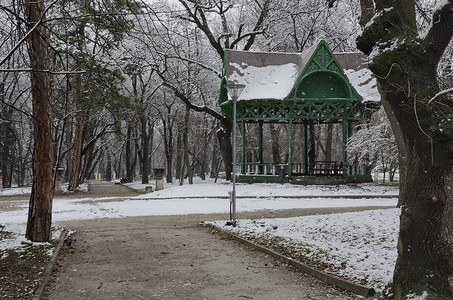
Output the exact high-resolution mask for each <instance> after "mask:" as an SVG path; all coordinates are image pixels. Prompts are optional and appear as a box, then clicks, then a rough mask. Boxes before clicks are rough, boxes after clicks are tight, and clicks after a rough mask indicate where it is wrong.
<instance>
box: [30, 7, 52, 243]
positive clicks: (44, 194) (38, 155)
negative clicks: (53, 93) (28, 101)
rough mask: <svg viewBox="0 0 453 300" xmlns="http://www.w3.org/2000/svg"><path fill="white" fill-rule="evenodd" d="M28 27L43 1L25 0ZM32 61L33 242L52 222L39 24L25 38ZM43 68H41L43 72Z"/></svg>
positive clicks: (47, 234)
mask: <svg viewBox="0 0 453 300" xmlns="http://www.w3.org/2000/svg"><path fill="white" fill-rule="evenodd" d="M24 4H25V10H26V15H27V17H28V25H29V28H31V27H32V26H34V25H35V24H36V23H37V22H40V21H44V20H45V16H44V9H45V8H44V1H42V0H40V1H29V0H26V1H25V2H24ZM27 42H28V45H29V48H28V49H29V56H30V64H31V69H32V72H31V87H32V91H31V92H32V105H33V126H34V148H33V185H32V192H31V197H30V205H29V211H28V221H27V230H26V233H25V237H26V238H27V239H29V240H31V241H34V242H47V241H49V240H50V238H51V223H52V196H53V190H52V123H51V120H52V111H51V107H50V94H49V91H50V81H49V74H48V73H47V72H45V71H46V70H48V69H49V55H48V41H47V31H46V28H45V27H44V26H38V27H37V28H36V29H35V30H34V31H33V32H32V33H31V34H30V35H29V37H28V39H27ZM43 71H44V72H43Z"/></svg>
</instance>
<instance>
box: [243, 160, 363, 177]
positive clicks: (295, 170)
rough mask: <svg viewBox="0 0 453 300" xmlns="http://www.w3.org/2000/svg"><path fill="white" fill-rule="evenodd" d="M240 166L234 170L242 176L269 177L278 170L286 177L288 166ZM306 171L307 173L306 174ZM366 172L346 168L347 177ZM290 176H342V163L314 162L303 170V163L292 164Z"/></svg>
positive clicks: (269, 164) (255, 164)
mask: <svg viewBox="0 0 453 300" xmlns="http://www.w3.org/2000/svg"><path fill="white" fill-rule="evenodd" d="M241 167H242V166H241V164H236V170H237V171H238V173H240V174H242V175H262V176H265V175H269V176H279V174H280V170H281V169H284V170H285V174H286V175H288V173H289V172H288V164H273V163H263V164H261V163H258V162H250V163H245V165H244V168H243V169H241ZM307 170H308V173H307ZM365 172H366V170H365V169H364V168H362V167H359V166H351V165H349V166H348V167H347V171H346V174H347V175H365ZM291 175H295V176H342V175H343V163H342V162H338V161H316V162H315V163H314V165H313V166H310V165H308V168H305V164H304V163H292V164H291Z"/></svg>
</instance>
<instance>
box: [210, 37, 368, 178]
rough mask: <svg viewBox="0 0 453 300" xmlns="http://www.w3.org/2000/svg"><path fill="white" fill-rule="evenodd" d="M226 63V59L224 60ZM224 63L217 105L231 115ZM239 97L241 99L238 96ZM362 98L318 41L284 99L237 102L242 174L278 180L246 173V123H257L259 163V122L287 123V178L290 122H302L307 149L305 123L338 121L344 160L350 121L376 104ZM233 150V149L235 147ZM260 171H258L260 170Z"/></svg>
mask: <svg viewBox="0 0 453 300" xmlns="http://www.w3.org/2000/svg"><path fill="white" fill-rule="evenodd" d="M224 64H225V62H224ZM226 83H227V81H226V78H225V65H224V70H223V79H222V82H221V89H220V98H219V104H220V107H221V109H222V111H223V112H224V113H226V114H227V115H229V116H230V117H231V118H232V113H233V103H232V101H231V100H228V94H227V90H226V88H225V87H224V85H225V84H226ZM239 99H240V98H239ZM361 100H362V97H361V96H360V95H359V94H358V93H357V91H356V90H355V89H354V87H353V86H352V85H351V84H350V82H349V80H348V78H347V76H346V75H345V74H344V72H343V69H342V68H341V66H340V64H339V63H338V61H337V60H336V58H335V56H334V55H333V53H332V52H331V51H330V49H329V47H328V46H327V44H326V43H325V42H324V41H321V42H320V43H319V44H318V46H317V48H316V50H315V51H314V52H313V54H312V56H311V57H310V58H309V60H308V62H307V64H306V65H305V67H304V69H303V71H302V72H301V74H300V75H299V78H298V79H297V81H296V83H295V85H294V86H293V88H292V90H291V92H290V94H289V95H288V96H287V97H285V98H284V99H277V100H276V99H255V100H239V101H238V102H237V107H236V108H237V112H236V113H237V121H238V122H240V123H241V132H242V147H241V174H242V175H240V176H239V178H241V176H243V177H242V178H244V179H245V178H248V179H254V180H271V181H277V180H279V178H278V176H270V175H267V176H266V175H261V176H257V175H253V176H245V175H244V174H245V173H246V165H247V162H246V158H245V156H246V155H245V154H246V153H245V144H246V137H245V135H246V130H245V126H246V123H259V126H260V127H259V130H260V131H259V134H260V136H259V148H260V149H259V156H260V157H259V163H258V164H259V165H260V166H261V167H262V165H264V164H265V162H264V161H263V158H262V151H263V149H262V144H263V141H262V124H263V123H286V124H289V136H290V140H289V141H288V147H289V149H288V153H289V155H288V161H287V166H288V168H287V170H288V174H287V175H288V177H287V179H291V178H292V140H293V134H292V130H293V124H304V132H305V136H304V144H305V152H307V145H308V141H307V126H308V124H320V123H341V124H342V128H343V130H342V131H343V132H342V141H343V161H344V162H347V153H346V143H347V140H348V127H349V125H350V124H351V122H356V121H358V120H361V119H364V118H366V117H369V116H370V115H371V114H370V111H373V110H374V109H375V107H372V106H373V105H371V106H367V105H364V104H363V103H362V101H361ZM234 151H236V149H234ZM304 161H305V173H306V174H308V160H307V153H305V155H304ZM347 170H348V166H347V164H346V163H344V164H343V175H342V176H343V177H347V176H348V174H347ZM260 172H261V170H260Z"/></svg>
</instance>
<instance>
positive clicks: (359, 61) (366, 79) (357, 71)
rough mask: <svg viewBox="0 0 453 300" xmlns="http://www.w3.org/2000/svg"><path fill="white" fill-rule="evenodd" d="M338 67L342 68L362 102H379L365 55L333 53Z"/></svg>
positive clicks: (375, 83)
mask: <svg viewBox="0 0 453 300" xmlns="http://www.w3.org/2000/svg"><path fill="white" fill-rule="evenodd" d="M334 55H335V58H336V59H337V61H338V63H339V64H340V66H341V67H342V68H343V71H344V73H345V75H346V76H347V77H348V79H349V82H350V83H351V85H352V86H353V87H354V88H355V90H356V91H357V93H359V95H360V96H362V98H363V100H364V101H380V100H381V95H380V94H379V91H378V88H377V81H376V77H374V75H373V72H371V70H370V69H369V68H368V60H367V56H366V55H365V54H362V53H359V52H353V53H334Z"/></svg>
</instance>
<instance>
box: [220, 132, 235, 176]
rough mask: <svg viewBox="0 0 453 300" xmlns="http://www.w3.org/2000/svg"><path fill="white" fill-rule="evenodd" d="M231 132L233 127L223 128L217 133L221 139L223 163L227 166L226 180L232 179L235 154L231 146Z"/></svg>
mask: <svg viewBox="0 0 453 300" xmlns="http://www.w3.org/2000/svg"><path fill="white" fill-rule="evenodd" d="M231 130H232V126H231V124H230V126H222V127H221V128H220V129H219V130H218V131H217V138H218V139H219V145H220V150H221V151H222V158H223V163H224V166H225V175H226V180H227V181H228V180H230V179H231V173H232V172H233V152H232V145H231Z"/></svg>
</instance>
